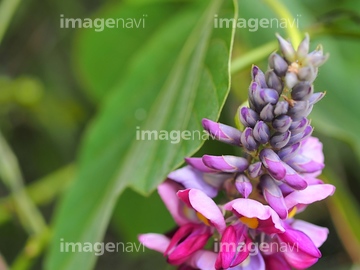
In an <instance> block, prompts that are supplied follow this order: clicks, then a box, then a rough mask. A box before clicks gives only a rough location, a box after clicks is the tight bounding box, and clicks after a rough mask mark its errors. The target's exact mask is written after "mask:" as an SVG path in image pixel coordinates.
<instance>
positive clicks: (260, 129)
mask: <svg viewBox="0 0 360 270" xmlns="http://www.w3.org/2000/svg"><path fill="white" fill-rule="evenodd" d="M253 136H254V138H255V140H257V141H258V142H259V143H261V144H266V143H267V142H268V141H269V139H270V129H269V127H268V125H267V124H265V123H264V122H263V121H258V122H257V123H256V125H255V127H254V129H253Z"/></svg>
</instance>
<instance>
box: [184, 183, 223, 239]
mask: <svg viewBox="0 0 360 270" xmlns="http://www.w3.org/2000/svg"><path fill="white" fill-rule="evenodd" d="M177 196H178V197H179V198H180V199H181V200H182V201H183V202H185V203H186V204H187V205H188V206H189V207H191V208H193V209H194V210H195V211H196V212H199V213H200V214H202V215H203V216H204V217H205V218H207V219H208V220H209V221H210V222H211V224H213V225H214V226H215V228H216V229H217V230H218V231H219V232H220V233H222V232H223V230H224V229H225V227H226V224H225V220H224V217H223V214H222V213H221V211H220V208H219V207H218V206H217V205H216V203H215V202H214V201H213V200H212V199H211V198H210V197H209V196H207V195H206V194H205V193H204V192H202V191H201V190H198V189H187V190H180V191H178V193H177Z"/></svg>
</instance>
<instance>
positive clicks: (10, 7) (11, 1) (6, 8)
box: [0, 0, 20, 44]
mask: <svg viewBox="0 0 360 270" xmlns="http://www.w3.org/2000/svg"><path fill="white" fill-rule="evenodd" d="M19 4H20V0H2V2H1V3H0V44H1V42H2V39H3V37H4V34H5V32H6V29H7V28H8V26H9V24H10V20H11V18H12V17H13V15H14V13H15V11H16V9H17V7H18V6H19Z"/></svg>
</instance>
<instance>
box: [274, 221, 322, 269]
mask: <svg viewBox="0 0 360 270" xmlns="http://www.w3.org/2000/svg"><path fill="white" fill-rule="evenodd" d="M278 238H279V239H280V241H281V242H283V243H286V244H287V247H288V248H287V250H286V252H283V254H284V256H285V258H286V260H287V262H288V263H289V264H290V265H291V266H292V267H294V268H300V269H303V268H308V267H310V266H311V265H313V264H314V263H315V262H317V260H318V259H319V258H320V257H321V253H320V251H319V249H318V248H317V247H316V246H315V245H314V243H313V241H312V240H311V239H310V238H309V236H307V235H306V234H305V233H303V232H301V231H299V230H293V229H290V228H287V229H286V231H285V232H284V233H282V234H278Z"/></svg>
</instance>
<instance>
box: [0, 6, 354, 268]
mask: <svg viewBox="0 0 360 270" xmlns="http://www.w3.org/2000/svg"><path fill="white" fill-rule="evenodd" d="M227 1H228V2H227ZM209 3H210V4H209ZM269 3H273V4H274V3H275V4H277V5H278V6H282V7H284V8H285V9H286V10H288V11H289V12H290V14H292V16H293V17H294V18H298V20H299V28H300V29H299V30H300V31H301V33H305V32H308V33H309V34H310V36H311V41H312V47H311V49H315V47H316V45H317V44H319V43H320V44H322V45H323V47H324V51H325V52H329V53H330V58H329V60H328V62H327V63H326V64H325V65H324V66H323V67H321V68H320V73H319V76H318V79H317V80H316V81H315V90H316V91H324V90H325V91H327V95H326V97H325V98H324V99H323V100H322V101H321V102H320V103H319V104H318V105H317V106H316V108H315V109H314V111H313V113H312V115H311V117H312V119H313V120H312V123H313V125H314V127H315V135H316V136H319V137H320V139H321V140H322V142H323V144H324V152H325V158H326V169H325V171H324V174H323V175H322V177H321V178H322V179H323V180H325V181H327V182H330V183H332V184H334V185H336V187H337V191H336V194H335V195H334V196H333V197H332V198H329V199H327V200H326V201H325V202H321V203H316V204H315V205H312V206H311V207H309V208H308V210H307V211H306V212H304V213H302V214H300V215H299V218H303V219H305V220H307V221H310V222H313V223H315V224H318V225H321V226H326V227H329V229H330V235H329V238H328V240H327V242H325V244H324V245H323V246H322V247H321V251H322V253H323V258H322V259H321V260H320V261H319V263H318V264H316V265H315V266H313V267H312V268H311V269H324V268H326V269H334V270H335V269H336V270H338V269H359V266H356V265H360V229H359V228H360V215H359V212H360V208H359V203H360V175H359V173H358V168H359V165H360V137H359V134H360V122H359V119H360V106H359V102H360V89H359V85H360V76H359V74H358V73H359V70H360V4H359V2H358V1H355V0H342V1H338V0H337V1H335V0H333V1H330V0H319V1H316V2H315V1H311V0H302V1H289V0H283V1H282V2H278V1H270V0H268V1H259V0H256V1H249V0H245V1H240V0H239V1H238V3H237V5H235V9H236V10H234V5H233V4H232V2H231V1H229V0H226V1H224V4H220V1H217V0H214V1H161V0H158V1H156V0H128V1H115V0H107V1H96V0H93V1H68V0H65V1H47V0H44V1H39V0H33V1H20V0H1V2H0V63H1V64H0V130H1V133H2V137H3V139H1V138H0V156H1V157H0V178H1V180H3V181H2V182H0V195H1V198H0V252H1V256H2V260H0V269H3V268H2V265H4V267H5V265H8V266H12V269H50V270H53V269H92V268H93V269H101V270H103V269H104V270H106V269H135V268H136V269H144V270H145V269H172V268H171V267H169V266H167V265H166V264H165V259H164V258H163V257H162V255H161V254H158V253H156V252H152V251H146V252H139V253H124V252H118V253H105V254H104V255H103V256H99V257H98V258H97V260H95V259H94V256H91V258H88V257H86V254H85V255H84V254H83V255H84V256H82V257H81V258H78V257H76V256H75V255H74V254H66V255H64V254H62V255H59V254H58V253H59V252H58V250H57V248H58V246H59V239H60V238H61V237H65V239H67V240H74V239H78V240H86V239H89V241H90V239H91V240H94V239H98V240H99V241H100V240H101V239H102V238H104V239H105V240H104V241H105V242H120V241H122V242H134V241H137V240H136V236H137V235H138V234H139V233H145V232H159V233H163V232H166V231H168V230H170V229H172V228H173V226H174V223H173V221H172V219H171V217H170V215H169V214H168V213H167V212H166V210H165V208H164V206H163V204H162V202H161V201H160V199H159V197H158V195H157V194H156V192H153V193H151V191H153V190H154V188H155V187H156V185H157V184H158V183H159V182H161V181H162V180H163V178H164V176H165V175H166V174H167V173H168V172H169V171H171V170H172V169H174V168H176V167H177V166H179V165H180V164H181V160H182V158H183V157H184V156H186V155H191V154H194V153H196V152H197V151H198V150H199V147H200V146H201V144H202V142H201V141H195V142H188V143H185V142H184V143H180V144H178V145H172V144H166V143H165V142H162V143H161V144H159V145H152V144H151V143H149V144H143V145H142V144H140V143H139V142H136V141H134V136H135V127H136V126H141V127H144V128H145V127H153V129H167V130H171V129H174V128H175V129H176V128H178V129H181V128H183V129H185V128H188V129H191V130H201V126H200V119H201V118H203V117H208V118H211V119H214V120H216V119H217V117H218V116H219V114H220V110H221V109H222V107H223V106H222V105H223V102H224V101H225V98H226V97H227V94H228V87H227V86H228V84H229V83H230V82H229V78H228V74H227V68H228V65H229V63H228V60H229V59H230V58H231V59H233V60H232V61H233V62H234V63H235V62H237V63H238V64H239V65H238V66H237V68H236V69H235V70H233V74H232V78H231V88H230V92H229V95H228V97H227V99H226V103H225V105H224V108H223V110H221V116H220V121H222V122H223V123H227V124H230V125H233V117H234V115H235V112H236V109H237V107H238V106H239V105H240V104H241V103H242V102H244V101H245V100H246V95H247V88H248V85H249V83H250V67H251V64H256V65H258V66H260V67H261V68H262V69H266V68H267V64H266V62H267V57H266V55H268V54H269V53H271V52H272V51H273V50H275V49H276V48H277V47H276V44H274V43H273V41H274V39H275V33H276V32H279V33H281V34H282V35H283V36H286V35H287V32H286V31H285V29H282V28H268V29H261V28H259V29H258V30H257V31H249V28H243V29H241V28H237V29H236V31H235V38H234V41H233V50H232V52H231V50H230V48H231V38H232V34H233V33H232V32H231V29H215V30H214V29H213V25H212V23H213V18H214V17H213V16H214V14H219V16H220V15H222V16H224V17H226V16H227V17H229V18H230V17H233V16H234V14H236V13H238V16H239V18H245V19H249V18H258V19H261V18H279V13H278V11H276V10H274V9H273V8H271V7H270V6H271V5H269ZM61 14H64V16H65V17H66V18H92V19H94V18H135V19H137V20H139V19H144V20H145V27H143V28H136V29H135V28H127V29H121V28H119V29H110V28H105V29H104V31H99V32H98V31H95V29H94V28H93V29H84V28H82V29H72V28H70V29H65V28H60V18H61V17H60V15H61ZM1 33H3V34H1ZM184 48H190V49H189V50H185V49H184ZM254 50H255V51H254ZM188 51H189V52H188ZM186 53H188V54H186ZM230 54H231V55H230ZM205 66H206V68H205ZM199 70H200V71H199ZM207 76H209V77H207ZM209 78H212V79H213V80H214V85H211V84H209V83H208V82H209ZM175 81H176V82H177V84H176V85H175V86H174V85H172V84H171V83H172V82H175ZM161 91H162V92H161ZM194 92H195V94H194ZM162 93H169V94H168V95H166V94H164V95H162ZM193 95H194V96H193ZM195 95H196V96H195ZM169 100H170V101H171V102H173V103H171V102H169V104H174V106H170V105H169V106H162V105H166V104H167V103H166V101H169ZM174 100H175V101H176V102H175V103H174ZM188 100H192V102H193V103H191V104H189V102H187V101H188ZM159 104H160V105H161V106H159ZM185 105H186V106H185ZM184 118H186V119H187V122H186V123H185V121H184V120H183V119H184ZM201 153H212V154H224V153H226V154H232V153H233V154H236V153H237V152H236V149H233V148H231V147H228V146H224V145H223V144H220V143H217V142H214V141H207V142H206V143H205V144H204V145H203V146H202V148H201V149H200V150H199V152H198V153H196V155H200V154H201ZM14 155H15V156H16V157H15V156H14ZM19 170H21V172H19ZM23 185H25V191H26V193H24V189H23ZM127 186H130V187H131V188H126V187H127ZM135 191H137V192H135ZM139 193H140V194H142V195H147V197H146V196H145V197H144V196H142V195H140V194H139ZM150 193H151V195H149V194H150ZM120 195H121V196H120ZM63 255H64V256H63ZM45 262H46V263H45ZM55 265H57V266H55ZM4 269H6V268H4Z"/></svg>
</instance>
